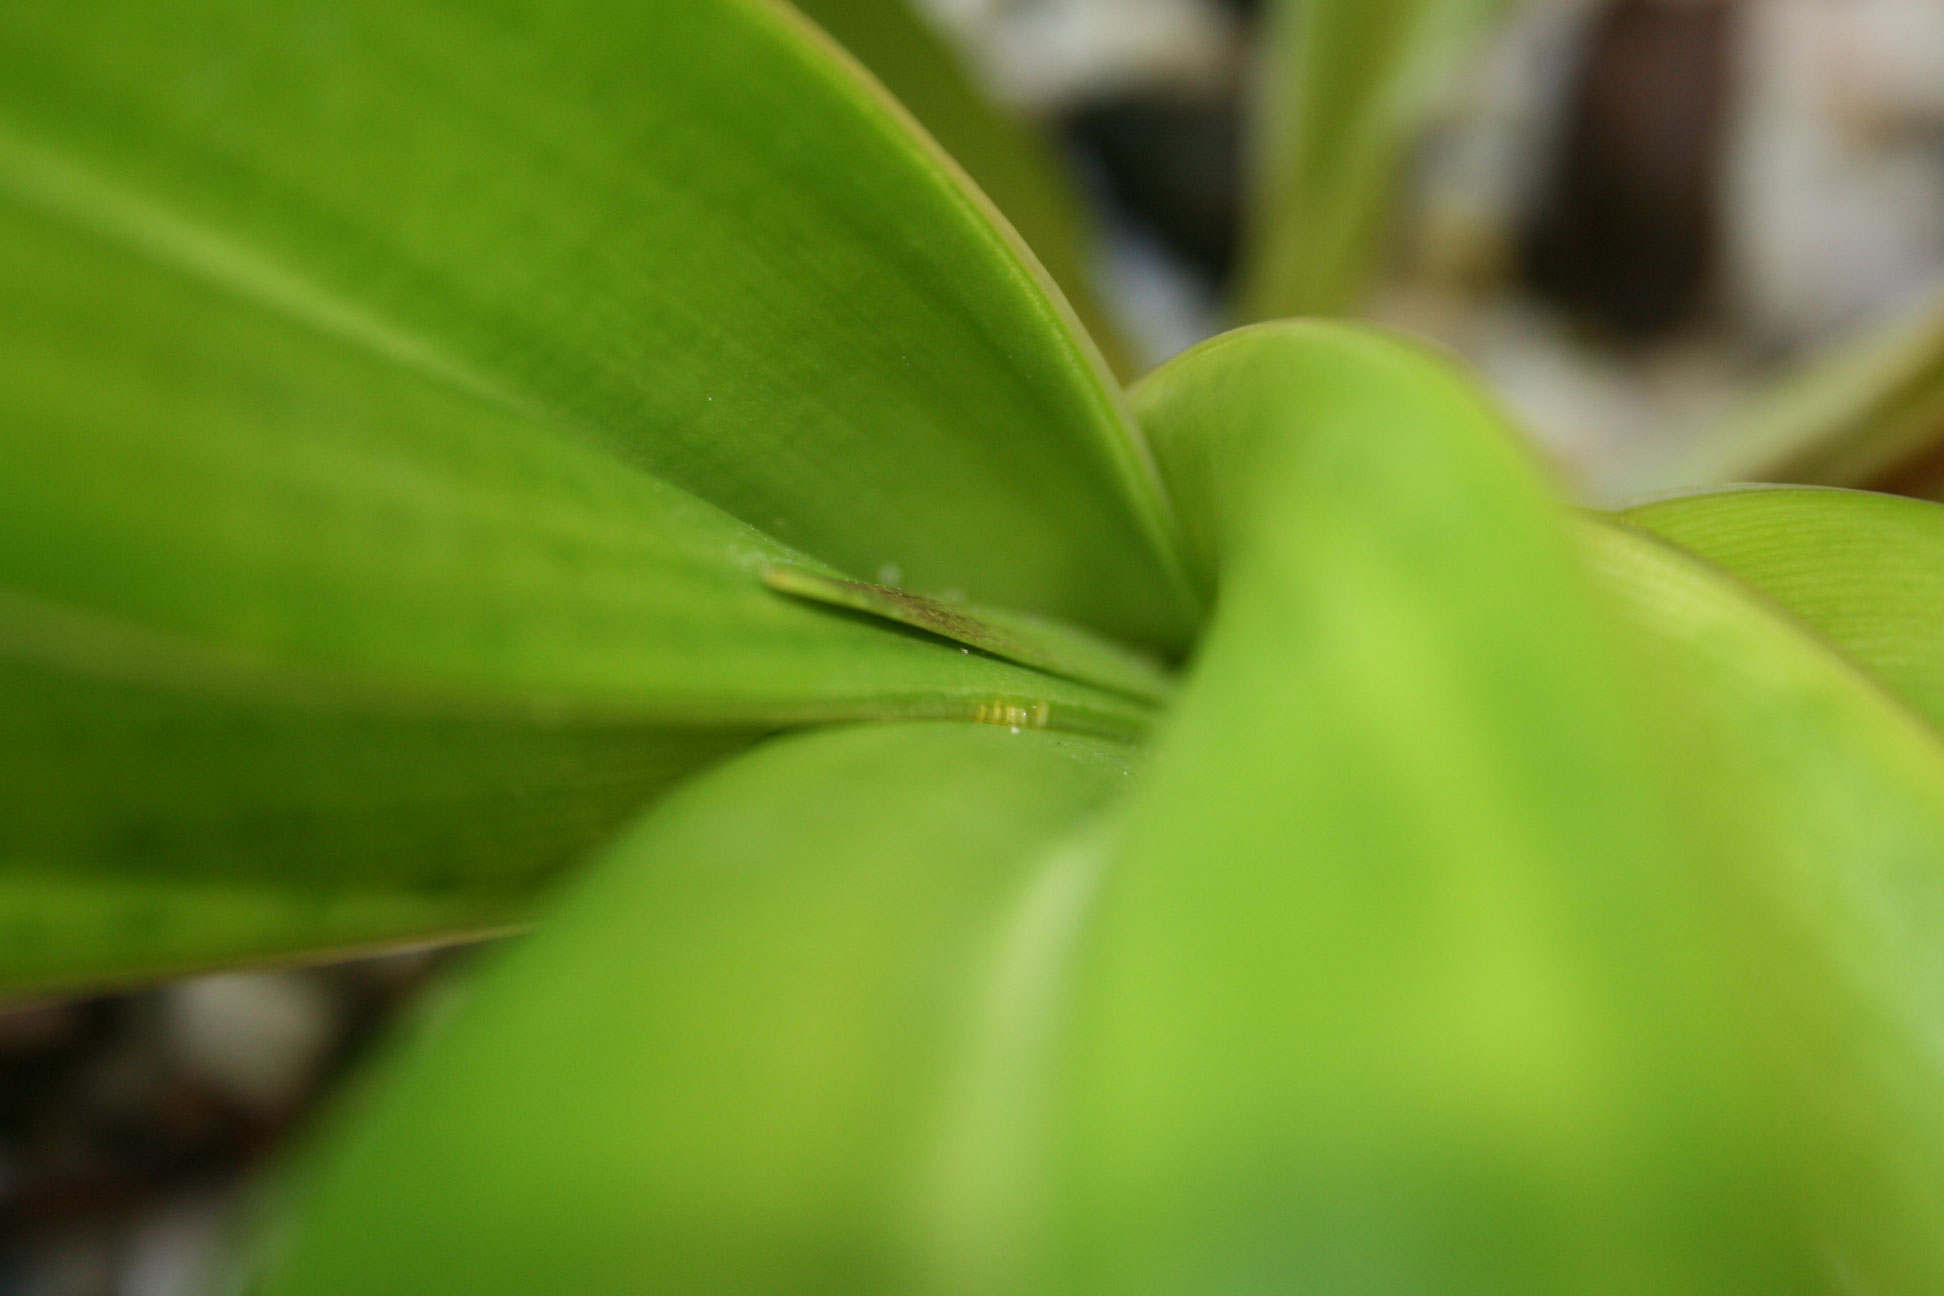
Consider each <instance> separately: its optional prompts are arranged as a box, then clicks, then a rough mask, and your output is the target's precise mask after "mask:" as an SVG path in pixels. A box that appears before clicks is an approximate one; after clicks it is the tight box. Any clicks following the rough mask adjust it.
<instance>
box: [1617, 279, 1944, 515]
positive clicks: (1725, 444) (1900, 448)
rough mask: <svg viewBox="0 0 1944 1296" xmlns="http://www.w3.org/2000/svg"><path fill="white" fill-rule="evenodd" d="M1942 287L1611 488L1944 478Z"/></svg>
mask: <svg viewBox="0 0 1944 1296" xmlns="http://www.w3.org/2000/svg"><path fill="white" fill-rule="evenodd" d="M1940 433H1944V293H1939V294H1933V295H1932V296H1930V297H1929V298H1928V299H1926V300H1925V301H1923V302H1921V303H1919V304H1918V305H1917V306H1916V307H1914V308H1912V309H1910V310H1908V311H1906V312H1904V313H1903V314H1901V315H1898V316H1896V317H1894V318H1892V319H1890V320H1888V321H1886V322H1885V323H1882V324H1879V325H1876V326H1874V327H1871V328H1866V329H1864V330H1862V331H1861V332H1859V333H1858V334H1857V335H1856V336H1855V337H1853V338H1850V339H1848V340H1845V341H1843V342H1840V343H1838V344H1836V345H1835V346H1833V347H1831V348H1830V349H1829V350H1828V351H1827V352H1825V353H1824V354H1822V355H1819V356H1813V357H1811V358H1810V359H1809V360H1808V361H1806V362H1805V363H1803V364H1801V365H1799V366H1797V367H1796V368H1794V369H1793V370H1791V371H1790V372H1788V373H1787V374H1785V375H1784V376H1782V377H1781V378H1779V379H1777V380H1775V381H1774V382H1772V383H1770V384H1767V385H1765V386H1763V387H1761V388H1760V389H1758V390H1757V391H1756V392H1755V393H1754V394H1753V395H1752V396H1750V397H1749V398H1748V399H1747V400H1746V401H1745V402H1744V403H1743V404H1742V405H1741V406H1739V407H1738V408H1736V409H1734V410H1733V411H1731V412H1730V414H1729V415H1728V416H1727V417H1726V418H1724V419H1722V420H1721V421H1720V422H1719V423H1718V424H1716V425H1714V426H1710V427H1706V428H1703V429H1701V430H1700V431H1699V432H1697V433H1696V434H1695V435H1694V436H1692V437H1691V438H1685V439H1683V441H1682V442H1681V443H1680V445H1679V446H1678V447H1677V448H1676V449H1675V450H1674V452H1673V453H1671V454H1668V455H1665V456H1662V457H1660V458H1657V459H1646V460H1643V461H1642V462H1640V463H1639V464H1637V465H1635V466H1634V468H1633V470H1632V472H1631V474H1630V475H1629V477H1627V478H1624V479H1622V480H1620V481H1618V482H1616V483H1614V493H1615V494H1617V495H1619V496H1621V497H1625V496H1627V495H1638V494H1645V493H1647V492H1650V491H1660V490H1667V489H1670V488H1691V487H1696V486H1711V485H1716V484H1719V483H1721V482H1732V481H1781V482H1803V483H1807V484H1810V485H1820V486H1891V485H1894V486H1895V488H1896V489H1898V490H1901V491H1905V492H1906V493H1913V494H1920V495H1929V494H1933V493H1935V492H1937V491H1938V490H1939V489H1940V488H1944V483H1940V482H1939V481H1938V465H1937V463H1936V456H1935V454H1933V453H1931V452H1932V451H1933V450H1934V449H1935V447H1936V445H1937V443H1938V439H1939V436H1940Z"/></svg>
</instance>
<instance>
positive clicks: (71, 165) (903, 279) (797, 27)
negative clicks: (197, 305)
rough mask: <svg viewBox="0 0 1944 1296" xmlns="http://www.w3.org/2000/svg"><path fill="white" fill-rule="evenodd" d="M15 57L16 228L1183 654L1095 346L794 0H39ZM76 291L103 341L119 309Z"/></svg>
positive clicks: (859, 545)
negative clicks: (163, 272) (19, 222)
mask: <svg viewBox="0 0 1944 1296" xmlns="http://www.w3.org/2000/svg"><path fill="white" fill-rule="evenodd" d="M0 51H4V54H0V71H3V72H4V75H0V201H4V202H5V203H7V204H8V206H9V207H10V208H12V209H14V210H15V211H16V212H18V213H21V218H26V217H27V215H28V214H29V213H31V214H32V217H33V218H37V219H42V220H50V221H56V222H59V223H62V224H64V225H67V226H70V227H72V228H74V229H75V230H77V231H85V232H86V233H88V234H90V235H92V236H93V237H95V238H98V239H100V240H102V241H104V242H108V243H114V244H117V245H119V246H121V247H122V248H124V249H126V250H127V251H128V252H129V253H130V254H131V255H133V256H137V257H140V258H143V259H146V260H150V261H153V262H155V263H156V264H157V266H158V267H159V268H160V267H167V268H172V269H173V270H175V271H176V272H178V273H180V274H181V275H183V276H184V277H185V278H194V279H199V280H201V281H203V283H204V284H205V285H206V288H207V290H208V291H209V292H211V293H212V294H221V295H226V296H229V297H232V298H235V299H237V300H238V301H239V302H244V301H247V302H248V303H249V304H252V305H253V306H254V307H255V309H256V311H257V313H258V314H259V315H261V316H262V317H263V318H264V320H265V321H266V323H269V322H270V321H272V320H274V319H277V318H279V317H281V318H282V319H284V320H286V321H288V322H290V323H292V324H294V325H298V326H301V327H305V328H308V329H310V330H311V331H314V332H318V333H322V334H329V335H332V336H333V337H335V338H336V339H337V340H338V341H339V342H341V343H343V344H346V345H349V346H354V347H360V348H362V349H364V350H366V351H369V352H372V353H374V355H375V357H376V358H380V359H384V360H387V361H390V362H391V363H393V364H394V365H396V366H398V367H400V368H402V369H412V370H416V371H418V372H419V373H421V374H424V375H427V376H430V377H434V378H437V379H441V380H443V381H445V382H446V383H447V384H448V385H450V386H453V387H455V388H463V389H465V390H466V391H469V392H471V393H473V394H475V395H478V396H480V397H481V398H482V399H484V400H487V401H488V402H489V403H491V404H494V405H497V406H499V407H501V408H502V409H503V410H505V411H507V412H509V413H511V412H513V411H519V412H522V413H523V414H525V415H527V416H528V417H530V418H531V419H532V420H534V421H536V422H538V423H541V424H544V425H545V426H546V428H547V429H548V430H549V431H550V432H551V433H552V434H553V435H556V436H558V437H560V438H562V439H571V440H576V441H579V442H581V443H583V444H586V445H590V446H596V447H599V448H600V449H602V450H603V451H605V452H606V453H607V454H608V455H610V456H611V457H612V458H613V459H614V460H616V461H617V463H618V464H621V465H627V466H631V467H632V468H634V469H637V470H644V471H646V472H651V473H653V474H655V475H658V476H659V477H661V478H662V479H664V480H666V481H667V482H669V483H670V484H672V485H675V486H679V487H681V488H683V489H684V490H687V491H688V492H690V493H691V494H693V495H695V496H697V497H698V498H700V499H702V500H705V501H707V502H709V503H712V504H714V505H716V506H718V507H719V508H721V509H723V510H724V511H726V512H728V513H730V514H731V515H733V516H735V517H737V518H740V519H741V520H743V521H744V522H747V523H749V524H750V525H752V526H755V527H758V528H760V529H762V530H764V531H765V532H768V533H770V534H772V535H774V536H776V537H777V538H778V539H780V540H782V541H783V542H785V543H787V544H790V545H792V546H794V547H795V548H797V549H799V550H801V551H803V552H805V553H808V554H810V555H812V556H814V557H816V558H819V559H821V560H823V561H826V562H829V563H832V564H833V565H835V566H836V567H837V568H839V569H840V570H843V571H845V572H847V573H848V574H850V575H853V576H860V575H863V576H868V575H870V574H872V573H875V572H876V571H877V570H878V569H879V567H880V566H881V565H883V564H886V563H892V564H896V565H897V566H899V567H900V568H901V569H902V570H903V571H904V572H905V573H906V574H907V576H908V577H909V579H910V580H911V581H912V583H913V584H915V585H916V586H918V587H919V588H925V589H949V588H957V589H962V590H964V591H966V592H967V594H968V595H970V596H972V597H973V598H976V599H979V600H981V601H984V602H990V603H996V604H1001V605H1005V606H1011V607H1017V608H1019V609H1021V610H1025V611H1030V612H1035V613H1039V614H1044V615H1053V616H1060V617H1064V618H1068V619H1072V620H1076V621H1080V622H1083V623H1087V624H1091V625H1094V626H1096V627H1098V628H1100V629H1104V630H1106V631H1109V632H1112V633H1116V634H1120V635H1124V636H1126V637H1128V638H1131V639H1135V640H1146V641H1152V642H1155V643H1158V644H1161V645H1163V646H1169V647H1178V646H1180V645H1181V644H1182V643H1183V642H1184V641H1185V637H1186V635H1187V633H1188V630H1189V626H1190V623H1191V620H1192V609H1191V608H1190V607H1189V605H1188V603H1187V601H1186V599H1185V596H1184V595H1183V593H1182V590H1181V585H1180V581H1179V579H1178V577H1177V576H1176V575H1175V574H1174V571H1173V563H1174V559H1173V557H1172V550H1171V545H1172V540H1171V523H1170V521H1169V518H1168V508H1167V504H1166V501H1165V500H1164V499H1163V498H1162V496H1161V493H1160V490H1159V487H1158V484H1157V483H1156V481H1155V479H1154V476H1153V473H1152V470H1151V467H1150V465H1149V463H1148V460H1147V457H1146V454H1145V451H1144V450H1143V448H1142V447H1141V445H1140V444H1139V441H1138V439H1137V437H1136V435H1135V433H1134V432H1133V429H1132V427H1131V425H1130V423H1129V421H1128V418H1127V415H1126V412H1125V409H1124V407H1123V405H1122V403H1121V401H1120V400H1119V397H1118V395H1117V394H1116V393H1115V391H1114V389H1113V386H1112V384H1111V381H1110V380H1109V377H1108V375H1107V373H1106V370H1105V368H1104V367H1103V365H1102V363H1101V361H1100V359H1099V356H1098V355H1097V353H1096V352H1095V350H1094V348H1093V346H1092V344H1091V343H1090V342H1089V341H1088V340H1087V339H1086V338H1085V336H1084V334H1083V333H1081V332H1080V330H1079V328H1078V326H1077V325H1076V324H1075V323H1074V321H1073V318H1072V315H1071V313H1070V311H1068V309H1067V308H1066V306H1065V305H1064V303H1063V302H1062V300H1061V299H1060V297H1059V295H1058V293H1057V292H1056V291H1055V290H1054V289H1053V288H1052V287H1051V286H1050V283H1049V282H1048V281H1047V280H1046V278H1045V276H1044V274H1043V272H1042V271H1040V269H1039V268H1038V266H1037V264H1036V263H1035V262H1034V261H1033V260H1032V258H1031V256H1030V254H1029V253H1028V252H1026V251H1025V249H1024V248H1023V246H1022V245H1020V244H1019V243H1018V241H1017V240H1016V238H1014V237H1013V236H1012V235H1011V234H1010V232H1009V231H1008V230H1007V229H1006V228H1004V227H1003V225H1002V224H1001V223H999V222H996V221H995V220H994V219H993V217H992V214H991V209H990V207H989V205H988V204H986V202H985V200H984V199H983V198H982V197H981V196H979V195H978V194H977V192H976V191H975V190H973V189H971V188H970V187H968V186H967V185H966V184H965V183H964V181H963V179H962V177H961V174H960V173H959V171H958V170H957V168H956V167H955V166H954V165H953V164H952V163H951V162H950V161H949V160H948V159H946V158H945V157H944V156H943V155H942V154H941V153H939V152H938V151H937V150H936V149H935V148H934V147H933V146H932V145H931V144H930V143H929V141H927V140H926V139H925V138H923V137H922V135H920V134H919V133H917V132H914V131H912V130H911V129H910V128H909V124H908V119H907V118H905V117H904V115H903V114H902V113H900V112H899V111H898V110H897V109H896V107H895V105H893V104H892V103H891V102H890V101H889V100H888V99H887V98H886V97H885V96H884V95H883V93H882V92H881V91H880V90H879V89H877V88H876V87H875V86H874V85H872V84H871V83H870V82H869V81H868V79H866V78H864V77H862V76H860V75H859V74H858V73H857V71H856V69H855V67H854V65H852V64H851V63H850V62H849V61H848V60H847V59H844V58H842V57H841V56H839V55H837V54H836V53H835V52H834V50H833V48H832V47H831V46H830V45H829V43H828V42H827V41H826V40H825V38H823V37H822V36H821V35H820V34H819V33H817V32H816V31H815V30H814V29H812V28H811V27H810V26H809V25H808V24H807V23H805V22H804V21H803V20H802V19H801V18H800V17H798V16H796V15H795V14H794V13H792V12H789V11H787V10H786V9H785V8H784V7H782V6H780V5H777V4H772V3H768V2H766V0H652V2H651V3H619V2H618V0H561V2H559V3H538V2H536V0H499V2H498V3H488V4H446V3H439V2H438V0H412V2H409V3H402V4H401V3H392V2H389V0H386V2H381V0H360V2H358V3H351V4H340V3H324V2H323V0H300V2H299V3H296V4H293V5H279V6H276V7H274V8H265V7H263V6H261V5H257V4H254V3H250V2H249V0H188V2H187V3H185V4H181V5H169V6H165V7H164V6H156V5H153V4H149V3H144V2H143V0H119V2H111V3H106V4H102V5H95V6H89V7H88V8H87V9H86V10H85V11H82V12H76V11H75V10H74V9H73V8H72V6H69V5H65V4H60V3H56V2H55V0H21V3H15V4H9V5H8V6H7V7H6V9H5V11H4V12H3V13H0ZM72 304H73V305H74V307H76V308H77V309H85V310H86V313H87V314H88V316H89V317H90V318H92V319H94V320H96V321H100V323H99V324H98V325H97V326H98V327H103V328H109V327H112V320H113V316H114V312H115V311H116V310H117V309H118V301H117V299H116V298H114V297H112V296H111V297H107V298H105V299H103V298H97V299H95V300H94V301H93V302H92V303H86V302H79V301H77V302H74V303H72ZM15 315H16V317H17V318H18V319H19V321H20V322H19V324H18V325H16V327H18V328H24V329H26V330H28V331H29V332H30V333H31V332H33V331H35V330H36V329H37V328H38V327H39V326H38V324H37V323H36V322H35V321H34V320H32V318H31V317H28V316H24V315H21V314H20V313H18V312H16V313H15ZM13 345H14V344H13V343H11V342H9V343H8V346H9V348H10V350H11V348H12V346H13ZM7 368H8V371H9V373H10V374H25V375H27V377H26V378H17V379H14V380H13V381H12V382H11V383H10V387H18V386H25V387H26V389H27V394H28V395H29V396H30V397H31V396H34V395H38V394H39V393H38V390H37V389H38V386H39V384H38V381H37V379H35V377H34V371H33V370H31V369H28V368H26V367H25V366H24V364H22V363H21V362H20V361H19V360H17V359H16V358H15V357H14V356H13V355H12V354H9V355H8V357H7Z"/></svg>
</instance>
